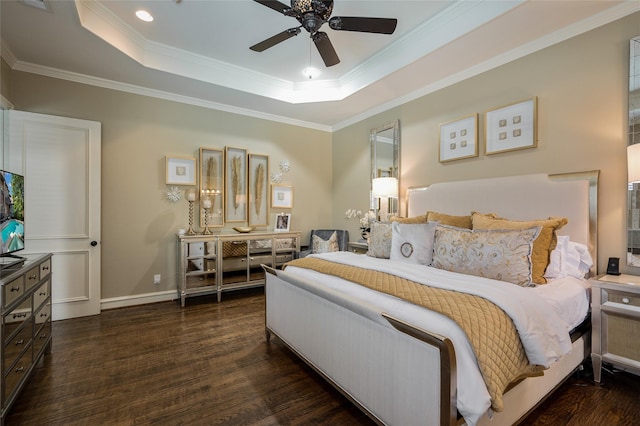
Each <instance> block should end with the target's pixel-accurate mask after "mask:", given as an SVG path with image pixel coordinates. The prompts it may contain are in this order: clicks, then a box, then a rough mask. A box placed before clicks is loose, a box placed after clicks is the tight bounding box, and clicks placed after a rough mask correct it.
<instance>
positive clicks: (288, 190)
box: [271, 185, 293, 209]
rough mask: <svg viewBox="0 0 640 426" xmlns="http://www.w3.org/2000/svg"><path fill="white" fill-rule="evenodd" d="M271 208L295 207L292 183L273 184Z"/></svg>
mask: <svg viewBox="0 0 640 426" xmlns="http://www.w3.org/2000/svg"><path fill="white" fill-rule="evenodd" d="M271 208H272V209H291V208H293V187H292V186H291V185H271Z"/></svg>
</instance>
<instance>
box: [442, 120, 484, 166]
mask: <svg viewBox="0 0 640 426" xmlns="http://www.w3.org/2000/svg"><path fill="white" fill-rule="evenodd" d="M438 155H439V160H440V162H441V163H445V162H447V161H453V160H460V159H462V158H470V157H477V156H478V114H472V115H469V116H466V117H462V118H458V119H456V120H453V121H449V122H447V123H443V124H441V125H440V140H439V146H438Z"/></svg>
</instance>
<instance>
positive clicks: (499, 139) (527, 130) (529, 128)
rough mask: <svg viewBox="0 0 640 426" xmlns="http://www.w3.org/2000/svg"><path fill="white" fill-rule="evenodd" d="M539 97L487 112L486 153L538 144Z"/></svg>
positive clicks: (531, 146)
mask: <svg viewBox="0 0 640 426" xmlns="http://www.w3.org/2000/svg"><path fill="white" fill-rule="evenodd" d="M537 116H538V98H537V97H533V98H531V99H527V100H526V101H522V102H518V103H515V104H511V105H507V106H503V107H500V108H497V109H494V110H492V111H488V112H487V113H486V114H485V133H486V135H485V154H487V155H491V154H498V153H500V152H507V151H513V150H516V149H526V148H535V147H536V146H538V130H537V127H538V123H537V121H538V118H537Z"/></svg>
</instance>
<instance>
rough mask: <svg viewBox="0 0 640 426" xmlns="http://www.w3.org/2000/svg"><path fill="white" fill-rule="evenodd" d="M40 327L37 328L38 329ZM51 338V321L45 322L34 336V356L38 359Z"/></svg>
mask: <svg viewBox="0 0 640 426" xmlns="http://www.w3.org/2000/svg"><path fill="white" fill-rule="evenodd" d="M38 326H39V325H37V326H36V328H37V327H38ZM50 338H51V320H49V321H47V322H45V323H44V324H42V326H40V329H39V330H38V331H37V332H36V334H35V335H34V336H33V356H34V357H36V356H38V354H39V353H40V351H41V350H42V347H43V346H44V345H46V344H47V343H48V342H49V341H50Z"/></svg>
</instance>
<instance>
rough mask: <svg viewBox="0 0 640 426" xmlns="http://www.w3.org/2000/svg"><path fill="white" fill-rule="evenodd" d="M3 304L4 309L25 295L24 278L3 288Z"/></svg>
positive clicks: (17, 279)
mask: <svg viewBox="0 0 640 426" xmlns="http://www.w3.org/2000/svg"><path fill="white" fill-rule="evenodd" d="M2 291H3V295H2V301H3V302H2V303H3V307H5V308H6V307H7V306H9V305H10V304H11V302H13V301H14V300H16V299H17V298H18V297H20V296H22V295H23V294H24V277H20V278H16V279H15V280H13V281H11V282H10V283H9V284H5V285H4V286H2Z"/></svg>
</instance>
